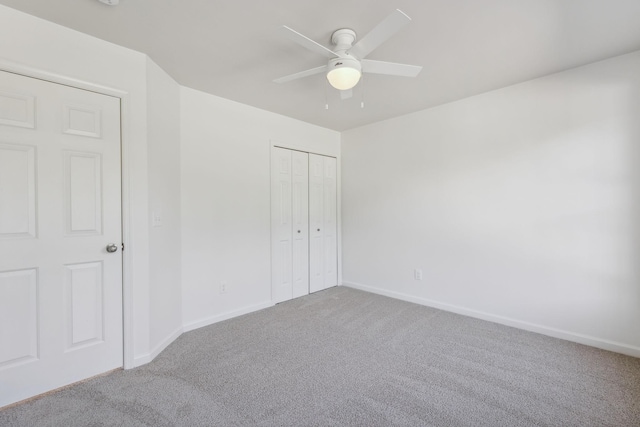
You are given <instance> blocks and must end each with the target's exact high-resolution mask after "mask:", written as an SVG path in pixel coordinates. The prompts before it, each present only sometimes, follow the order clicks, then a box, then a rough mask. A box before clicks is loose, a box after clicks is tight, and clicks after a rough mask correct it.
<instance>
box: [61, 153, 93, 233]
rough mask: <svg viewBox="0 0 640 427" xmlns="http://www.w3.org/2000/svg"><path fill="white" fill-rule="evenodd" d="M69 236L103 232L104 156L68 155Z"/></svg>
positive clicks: (66, 164) (66, 154) (67, 219)
mask: <svg viewBox="0 0 640 427" xmlns="http://www.w3.org/2000/svg"><path fill="white" fill-rule="evenodd" d="M64 156H65V175H66V176H65V177H66V191H65V193H66V194H65V196H66V206H67V218H66V223H67V234H68V235H87V234H101V233H102V156H100V154H97V153H82V152H65V153H64Z"/></svg>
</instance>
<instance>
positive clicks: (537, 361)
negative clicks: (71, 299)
mask: <svg viewBox="0 0 640 427" xmlns="http://www.w3.org/2000/svg"><path fill="white" fill-rule="evenodd" d="M0 425H1V426H65V427H69V426H153V427H161V426H368V427H370V426H508V427H516V426H563V427H567V426H580V427H587V426H636V427H637V426H640V359H636V358H632V357H627V356H623V355H619V354H615V353H610V352H607V351H603V350H598V349H594V348H590V347H586V346H582V345H579V344H574V343H570V342H566V341H562V340H558V339H554V338H550V337H546V336H543V335H538V334H534V333H530V332H526V331H521V330H518V329H514V328H509V327H506V326H502V325H497V324H494V323H489V322H484V321H481V320H476V319H472V318H468V317H464V316H460V315H456V314H452V313H447V312H444V311H440V310H435V309H431V308H427V307H423V306H419V305H415V304H411V303H407V302H403V301H398V300H394V299H390V298H386V297H382V296H378V295H373V294H369V293H366V292H361V291H357V290H354V289H349V288H345V287H339V288H332V289H329V290H327V291H324V292H320V293H317V294H313V295H309V296H307V297H303V298H299V299H296V300H293V301H289V302H285V303H282V304H279V305H277V306H275V307H273V308H269V309H266V310H262V311H260V312H256V313H252V314H249V315H245V316H242V317H239V318H236V319H232V320H228V321H225V322H221V323H218V324H215V325H211V326H208V327H205V328H201V329H198V330H196V331H193V332H190V333H187V334H184V335H182V336H181V337H180V338H179V339H178V340H177V341H176V342H174V343H173V344H172V345H171V346H170V347H169V348H168V349H167V350H165V351H164V352H163V353H162V354H161V355H160V356H158V357H157V358H156V360H155V361H153V362H152V363H150V364H148V365H145V366H142V367H140V368H137V369H134V370H129V371H117V372H114V373H112V374H109V375H107V376H104V377H100V378H95V379H92V380H90V381H87V382H85V383H82V384H79V385H76V386H73V387H70V388H68V389H64V390H62V391H59V392H56V393H53V394H51V395H48V396H45V397H42V398H39V399H36V400H33V401H31V402H29V403H26V404H23V405H18V406H14V407H11V408H9V409H6V410H3V411H0Z"/></svg>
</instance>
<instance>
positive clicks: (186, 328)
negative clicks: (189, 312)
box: [182, 301, 275, 332]
mask: <svg viewBox="0 0 640 427" xmlns="http://www.w3.org/2000/svg"><path fill="white" fill-rule="evenodd" d="M274 305H275V304H273V303H272V302H271V301H265V302H262V303H259V304H254V305H249V306H247V307H243V308H240V309H238V310H233V311H228V312H226V313H222V314H218V315H216V316H212V317H207V318H205V319H202V320H197V321H195V322H191V323H188V324H186V325H184V326H183V327H182V330H183V332H189V331H193V330H194V329H198V328H202V327H204V326H209V325H213V324H214V323H218V322H222V321H223V320H228V319H232V318H234V317H238V316H242V315H243V314H249V313H253V312H254V311H259V310H263V309H265V308H269V307H273V306H274Z"/></svg>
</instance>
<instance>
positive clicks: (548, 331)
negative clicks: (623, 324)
mask: <svg viewBox="0 0 640 427" xmlns="http://www.w3.org/2000/svg"><path fill="white" fill-rule="evenodd" d="M342 285H343V286H347V287H350V288H353V289H359V290H361V291H365V292H371V293H374V294H378V295H384V296H386V297H390V298H395V299H399V300H402V301H408V302H412V303H415V304H420V305H425V306H427V307H433V308H437V309H440V310H444V311H449V312H452V313H457V314H462V315H464V316H469V317H474V318H476V319H481V320H487V321H489V322H494V323H499V324H502V325H506V326H511V327H514V328H518V329H524V330H525V331H530V332H536V333H539V334H542V335H547V336H550V337H554V338H560V339H563V340H567V341H572V342H576V343H579V344H584V345H588V346H591V347H596V348H600V349H603V350H608V351H613V352H615V353H622V354H626V355H628V356H633V357H640V347H635V346H631V345H627V344H623V343H619V342H615V341H609V340H605V339H602V338H597V337H592V336H589V335H583V334H578V333H575V332H570V331H565V330H562V329H556V328H551V327H548V326H543V325H538V324H535V323H529V322H525V321H522V320H517V319H513V318H510V317H504V316H499V315H496V314H491V313H486V312H483V311H478V310H472V309H469V308H466V307H460V306H457V305H453V304H447V303H443V302H439V301H434V300H431V299H427V298H421V297H416V296H412V295H408V294H403V293H400V292H394V291H389V290H386V289H381V288H376V287H373V286H368V285H363V284H361V283H354V282H342Z"/></svg>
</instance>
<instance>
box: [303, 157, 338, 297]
mask: <svg viewBox="0 0 640 427" xmlns="http://www.w3.org/2000/svg"><path fill="white" fill-rule="evenodd" d="M336 166H337V162H336V159H335V158H333V157H326V156H320V155H316V154H309V241H310V245H309V270H310V275H309V288H310V291H311V292H317V291H321V290H323V289H327V288H330V287H332V286H336V285H337V284H338V242H337V234H338V226H337V179H336V177H337V172H336Z"/></svg>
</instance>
